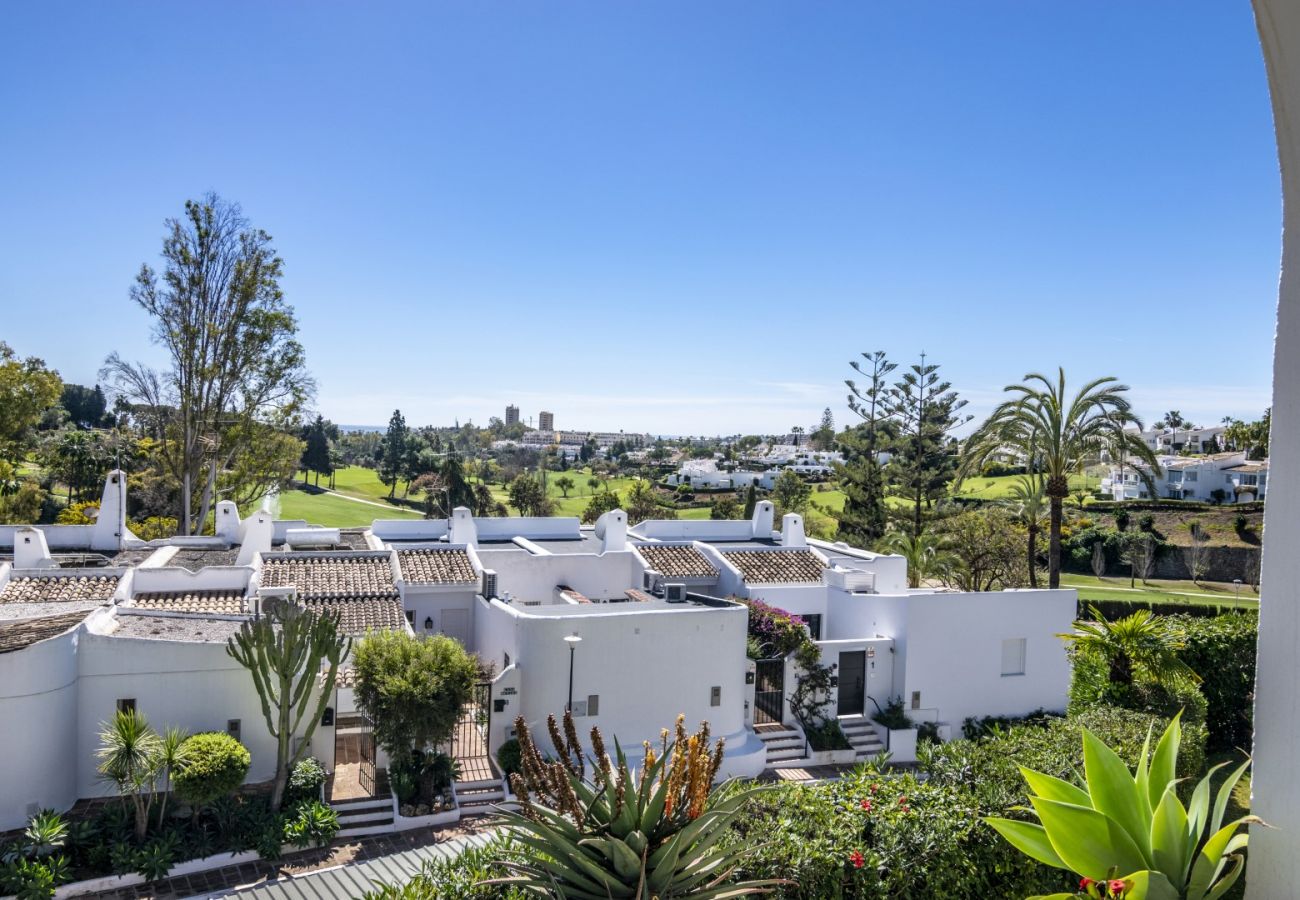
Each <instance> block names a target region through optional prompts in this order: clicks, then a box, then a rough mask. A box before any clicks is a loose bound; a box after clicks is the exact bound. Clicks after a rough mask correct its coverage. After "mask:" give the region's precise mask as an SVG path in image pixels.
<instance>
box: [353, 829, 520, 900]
mask: <svg viewBox="0 0 1300 900" xmlns="http://www.w3.org/2000/svg"><path fill="white" fill-rule="evenodd" d="M523 861H524V857H523V854H522V853H520V851H519V848H518V847H517V846H515V845H513V844H511V843H510V840H509V839H508V838H494V839H493V840H492V841H491V842H490V843H488V844H485V845H484V846H482V847H470V848H469V849H467V850H464V851H462V852H461V853H460V855H458V856H455V857H452V858H450V859H444V858H442V857H435V858H433V859H431V860H428V861H426V862H425V863H424V865H423V866H422V867H421V868H420V872H419V874H418V875H416V876H415V877H414V878H412V879H411V880H410V881H408V882H406V883H405V884H403V885H395V884H385V885H384V886H382V887H379V888H376V889H374V890H373V891H370V892H369V893H367V894H363V895H362V900H523V898H524V897H525V896H527V895H525V894H524V892H523V891H521V890H519V889H516V888H513V887H507V886H503V885H495V884H484V883H483V882H485V881H489V880H491V879H494V878H504V877H507V876H508V875H509V874H510V872H509V870H508V869H507V868H506V867H505V865H504V864H503V863H519V862H523Z"/></svg>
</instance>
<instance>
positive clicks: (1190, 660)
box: [1177, 615, 1259, 751]
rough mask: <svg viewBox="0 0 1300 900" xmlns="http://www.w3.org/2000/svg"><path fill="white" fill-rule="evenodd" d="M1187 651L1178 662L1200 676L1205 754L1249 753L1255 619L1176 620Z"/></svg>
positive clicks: (1256, 631) (1251, 721)
mask: <svg viewBox="0 0 1300 900" xmlns="http://www.w3.org/2000/svg"><path fill="white" fill-rule="evenodd" d="M1177 621H1178V627H1179V630H1180V631H1181V632H1182V633H1183V639H1184V641H1186V644H1187V646H1186V647H1184V648H1183V649H1182V650H1181V651H1179V654H1178V655H1179V656H1180V657H1181V658H1182V660H1183V662H1185V663H1187V665H1189V666H1190V667H1191V668H1192V671H1194V672H1195V673H1196V674H1197V675H1200V676H1201V679H1202V680H1201V693H1202V694H1204V695H1205V701H1206V713H1205V724H1206V728H1207V729H1208V730H1209V748H1210V750H1211V751H1218V750H1229V749H1232V748H1234V747H1244V748H1247V749H1249V747H1250V742H1251V735H1252V733H1253V730H1254V721H1253V718H1252V716H1253V708H1254V699H1255V643H1256V640H1257V638H1258V635H1259V617H1258V616H1254V615H1249V616H1243V615H1225V616H1218V617H1216V618H1213V619H1206V618H1198V617H1195V616H1178V617H1177Z"/></svg>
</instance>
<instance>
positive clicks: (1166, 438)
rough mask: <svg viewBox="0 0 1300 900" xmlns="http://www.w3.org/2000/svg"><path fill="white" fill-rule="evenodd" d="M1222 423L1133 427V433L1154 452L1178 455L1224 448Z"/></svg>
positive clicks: (1216, 450) (1131, 430)
mask: <svg viewBox="0 0 1300 900" xmlns="http://www.w3.org/2000/svg"><path fill="white" fill-rule="evenodd" d="M1225 430H1226V429H1224V427H1223V426H1222V425H1215V426H1212V427H1209V428H1193V427H1188V428H1148V429H1146V430H1145V431H1138V430H1137V429H1136V428H1131V429H1129V431H1130V432H1131V433H1134V434H1137V435H1138V436H1139V437H1141V438H1142V441H1143V443H1145V444H1146V445H1147V447H1148V448H1149V449H1150V450H1151V451H1152V452H1154V453H1164V454H1169V455H1176V454H1178V453H1182V452H1184V451H1185V452H1188V453H1209V452H1211V451H1214V452H1218V451H1220V450H1222V449H1223V432H1224V431H1225Z"/></svg>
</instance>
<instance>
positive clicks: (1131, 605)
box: [1076, 599, 1258, 622]
mask: <svg viewBox="0 0 1300 900" xmlns="http://www.w3.org/2000/svg"><path fill="white" fill-rule="evenodd" d="M1093 606H1095V607H1097V609H1098V610H1100V611H1101V614H1102V615H1103V616H1105V617H1106V618H1107V619H1108V620H1114V619H1122V618H1124V617H1125V616H1127V615H1131V614H1132V613H1134V612H1136V611H1137V610H1139V609H1149V610H1151V611H1152V612H1153V613H1155V614H1156V615H1158V616H1189V617H1195V618H1211V619H1212V618H1214V617H1216V616H1224V615H1237V616H1247V617H1249V618H1250V619H1251V621H1252V622H1253V621H1254V620H1255V618H1256V616H1257V615H1258V613H1257V612H1256V610H1254V609H1252V608H1250V607H1240V606H1222V605H1219V604H1217V603H1209V604H1206V603H1161V602H1153V601H1151V600H1140V599H1133V600H1085V599H1080V600H1079V608H1078V612H1077V614H1076V618H1079V619H1086V618H1088V616H1089V615H1090V612H1089V607H1093Z"/></svg>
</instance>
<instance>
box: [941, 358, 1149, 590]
mask: <svg viewBox="0 0 1300 900" xmlns="http://www.w3.org/2000/svg"><path fill="white" fill-rule="evenodd" d="M1024 381H1025V383H1023V384H1010V385H1007V387H1006V388H1005V390H1006V391H1008V392H1009V393H1012V394H1014V395H1015V397H1014V398H1013V399H1011V400H1008V401H1006V402H1005V403H1003V404H1002V405H1001V406H999V407H998V408H997V409H995V410H994V411H993V414H992V415H990V416H989V417H988V419H987V420H986V421H985V422H984V424H983V425H981V426H980V427H979V428H978V429H977V430H976V432H975V433H974V434H973V435H971V436H970V437H969V438H968V439H967V440H966V445H965V447H964V448H963V452H962V460H961V465H960V466H959V467H958V469H957V481H956V483H957V486H960V484H961V482H962V480H963V479H964V478H967V477H969V476H970V475H972V474H973V473H976V472H979V471H980V469H981V468H982V467H983V465H984V463H985V462H986V461H987V460H988V459H989V458H990V457H991V456H993V455H994V454H995V453H999V452H1003V451H1006V450H1008V449H1011V450H1015V451H1018V452H1019V453H1020V454H1021V455H1023V456H1024V458H1025V459H1026V461H1027V464H1028V467H1029V470H1030V471H1031V472H1035V473H1041V475H1042V477H1043V478H1044V479H1045V492H1046V494H1047V499H1048V502H1049V509H1050V521H1049V534H1050V542H1049V545H1048V556H1047V565H1048V570H1047V571H1048V587H1051V588H1057V587H1060V586H1061V516H1062V508H1063V501H1064V500H1065V498H1066V497H1068V496H1069V495H1070V476H1071V475H1073V474H1075V473H1076V472H1079V471H1081V470H1082V469H1083V467H1084V465H1085V464H1086V461H1087V460H1088V459H1089V458H1090V457H1092V456H1093V455H1095V454H1096V453H1097V452H1098V451H1100V450H1101V448H1102V447H1103V446H1105V445H1106V444H1108V443H1109V444H1110V445H1112V446H1115V445H1118V446H1120V447H1122V448H1125V449H1127V450H1128V452H1129V455H1130V456H1135V457H1137V458H1138V459H1140V460H1142V461H1143V462H1145V463H1146V464H1147V465H1148V466H1149V467H1150V471H1143V472H1142V477H1143V479H1144V480H1145V481H1147V482H1148V487H1149V490H1150V491H1151V493H1152V495H1153V496H1154V494H1155V483H1154V481H1153V480H1152V473H1155V472H1159V469H1160V466H1159V464H1158V463H1157V462H1156V458H1155V454H1153V453H1152V452H1151V449H1150V448H1149V447H1147V445H1146V443H1145V442H1143V440H1142V439H1141V437H1140V436H1139V435H1138V434H1137V433H1135V432H1130V431H1125V430H1124V429H1125V428H1126V427H1127V426H1130V425H1133V426H1137V427H1138V428H1139V429H1140V428H1141V426H1142V422H1141V420H1140V419H1138V417H1137V416H1136V414H1134V412H1133V410H1132V407H1131V406H1130V405H1129V402H1128V399H1127V398H1126V397H1125V396H1124V394H1125V393H1126V392H1127V391H1128V387H1127V385H1123V384H1119V383H1118V382H1117V381H1116V379H1114V378H1113V377H1110V376H1107V377H1105V378H1096V379H1093V380H1092V381H1090V382H1088V383H1087V384H1085V385H1084V386H1083V387H1082V388H1080V389H1079V391H1078V392H1077V393H1075V394H1074V395H1073V397H1070V396H1068V395H1067V392H1066V386H1065V370H1064V369H1059V370H1058V377H1057V379H1056V380H1055V381H1052V380H1050V379H1049V378H1048V377H1047V376H1046V375H1042V374H1040V373H1038V372H1033V373H1031V374H1029V375H1026V376H1025V379H1024Z"/></svg>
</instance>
